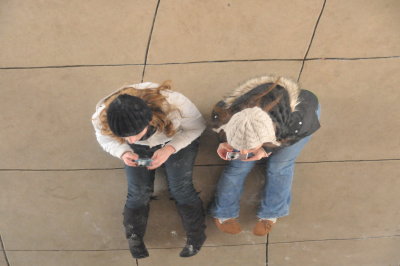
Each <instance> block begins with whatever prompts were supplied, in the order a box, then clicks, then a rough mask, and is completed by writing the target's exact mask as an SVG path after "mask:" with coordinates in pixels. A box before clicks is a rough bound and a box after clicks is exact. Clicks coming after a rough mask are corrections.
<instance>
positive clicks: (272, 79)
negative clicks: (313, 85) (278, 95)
mask: <svg viewBox="0 0 400 266" xmlns="http://www.w3.org/2000/svg"><path fill="white" fill-rule="evenodd" d="M266 83H276V84H277V85H280V86H281V87H283V88H285V89H286V90H287V92H288V94H289V98H290V108H291V110H292V112H294V111H295V109H296V105H298V104H299V102H298V101H299V93H300V87H299V84H298V83H297V82H295V81H293V80H291V79H288V78H284V77H279V76H275V75H267V76H261V77H256V78H252V79H249V80H248V81H246V82H244V83H243V84H242V85H240V86H239V87H237V88H236V89H234V90H233V91H232V93H231V94H230V95H228V96H226V97H225V98H224V100H223V101H224V102H225V103H226V105H225V106H226V108H229V107H230V106H231V105H232V103H233V102H234V101H235V100H236V99H237V98H238V97H240V96H242V95H243V94H245V93H247V92H249V91H251V90H252V89H254V88H256V87H258V86H260V85H263V84H266Z"/></svg>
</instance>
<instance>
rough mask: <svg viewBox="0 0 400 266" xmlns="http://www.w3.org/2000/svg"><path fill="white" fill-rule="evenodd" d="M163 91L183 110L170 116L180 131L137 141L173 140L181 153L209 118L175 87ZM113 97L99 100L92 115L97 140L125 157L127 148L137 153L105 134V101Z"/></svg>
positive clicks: (143, 85) (152, 85)
mask: <svg viewBox="0 0 400 266" xmlns="http://www.w3.org/2000/svg"><path fill="white" fill-rule="evenodd" d="M126 87H133V88H135V89H155V88H158V87H159V84H156V83H152V82H145V83H140V84H133V85H129V86H124V87H122V88H120V89H119V90H122V89H124V88H126ZM161 93H162V94H163V95H164V96H165V97H166V100H167V101H168V103H170V104H171V105H173V106H175V107H177V108H178V109H179V110H180V112H178V111H173V112H171V113H170V114H169V115H168V118H169V119H170V120H171V121H172V124H173V125H174V128H175V130H176V133H175V135H173V136H172V137H167V136H166V135H165V134H164V133H160V132H158V131H157V132H155V133H154V134H153V135H152V136H151V137H150V138H148V139H147V140H144V141H137V142H135V144H138V145H147V146H150V147H153V146H157V145H160V144H165V143H166V142H169V143H168V145H171V146H173V147H174V148H175V150H176V152H178V151H179V150H181V149H182V148H184V147H186V146H188V145H189V144H190V143H191V142H192V141H193V140H195V139H196V138H198V137H199V136H200V135H201V133H202V132H203V131H204V129H205V127H206V126H205V121H204V118H203V116H202V115H201V113H200V112H199V110H198V109H197V107H196V106H195V105H194V104H193V103H192V102H191V101H190V100H189V99H188V98H186V97H185V96H184V95H182V94H181V93H179V92H175V91H171V90H163V91H161ZM112 94H113V93H112ZM110 95H111V94H110ZM110 95H109V96H110ZM109 96H107V97H104V98H103V99H101V100H100V101H99V102H98V103H97V105H96V112H95V113H94V114H93V116H92V123H93V126H94V129H95V132H96V138H97V141H98V142H99V144H100V146H101V147H102V148H103V149H104V150H105V151H106V152H108V153H110V154H111V155H113V156H115V157H117V158H121V156H122V155H123V154H124V153H125V152H127V151H132V152H134V151H133V150H132V148H131V147H130V146H129V145H128V143H122V144H121V143H120V142H118V141H117V140H116V139H114V138H112V137H110V136H106V135H103V134H102V133H101V123H100V118H99V116H100V113H101V111H103V110H104V108H105V105H104V100H105V99H106V98H108V97H109Z"/></svg>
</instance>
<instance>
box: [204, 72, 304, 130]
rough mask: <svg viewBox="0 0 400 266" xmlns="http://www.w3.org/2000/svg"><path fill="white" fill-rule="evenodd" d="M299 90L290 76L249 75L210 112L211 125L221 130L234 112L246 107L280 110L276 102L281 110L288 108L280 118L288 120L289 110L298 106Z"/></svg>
mask: <svg viewBox="0 0 400 266" xmlns="http://www.w3.org/2000/svg"><path fill="white" fill-rule="evenodd" d="M263 85H265V86H263ZM299 94H300V87H299V85H298V83H297V82H295V81H293V80H291V79H288V78H284V77H279V76H275V75H265V76H260V77H256V78H252V79H249V80H247V81H246V82H244V83H243V84H241V85H240V86H238V87H237V88H235V89H234V90H233V91H232V92H231V93H230V94H229V95H228V96H226V97H224V98H223V99H222V100H221V101H219V102H218V103H217V104H216V105H215V107H214V109H213V111H212V115H211V126H212V128H213V130H214V131H216V132H219V131H221V129H222V128H221V126H222V125H224V124H226V123H228V121H229V119H230V118H231V117H232V115H234V114H235V113H237V112H240V111H241V110H243V109H245V108H252V107H255V106H258V107H260V108H262V109H263V110H264V111H265V112H268V113H271V112H272V113H277V112H274V110H276V109H277V108H276V106H277V105H278V106H279V107H280V108H278V109H279V110H285V111H284V114H283V115H284V116H282V115H281V116H280V118H282V119H278V120H280V121H277V122H279V123H280V124H281V125H282V123H286V122H287V119H288V116H289V115H288V113H292V112H294V111H295V110H296V106H297V105H298V104H299V102H300V100H299ZM278 115H279V114H278Z"/></svg>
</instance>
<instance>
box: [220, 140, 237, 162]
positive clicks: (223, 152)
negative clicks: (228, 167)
mask: <svg viewBox="0 0 400 266" xmlns="http://www.w3.org/2000/svg"><path fill="white" fill-rule="evenodd" d="M231 151H233V148H232V146H231V145H229V144H228V143H227V142H223V143H220V144H219V146H218V149H217V153H218V155H219V157H220V158H221V159H222V160H227V159H226V153H227V152H231Z"/></svg>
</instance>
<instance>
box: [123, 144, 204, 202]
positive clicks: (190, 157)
mask: <svg viewBox="0 0 400 266" xmlns="http://www.w3.org/2000/svg"><path fill="white" fill-rule="evenodd" d="M131 147H132V148H133V150H134V151H135V153H137V154H139V157H141V158H143V157H144V158H151V157H152V155H153V153H154V152H155V151H156V150H157V149H159V148H161V147H153V148H149V147H148V146H143V145H135V144H133V145H131ZM198 147H199V140H198V139H196V140H194V141H193V142H192V143H191V144H190V145H188V146H187V147H185V148H183V149H182V150H180V151H179V152H177V153H175V154H172V155H171V156H170V157H169V158H168V160H167V161H166V162H165V163H164V164H163V166H164V167H165V170H166V174H167V183H168V189H169V191H170V193H171V196H172V197H173V198H174V199H175V201H176V203H177V204H186V205H198V204H199V202H201V200H200V198H199V196H198V193H197V192H196V190H195V188H194V187H193V182H192V174H193V165H194V161H195V159H196V155H197V151H198ZM155 171H156V170H148V169H147V168H146V167H131V166H127V165H125V173H126V177H127V181H128V195H127V199H126V204H125V206H126V207H127V208H130V209H136V208H140V207H142V206H145V205H147V204H148V203H149V201H150V198H151V196H152V193H153V191H154V177H155Z"/></svg>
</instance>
